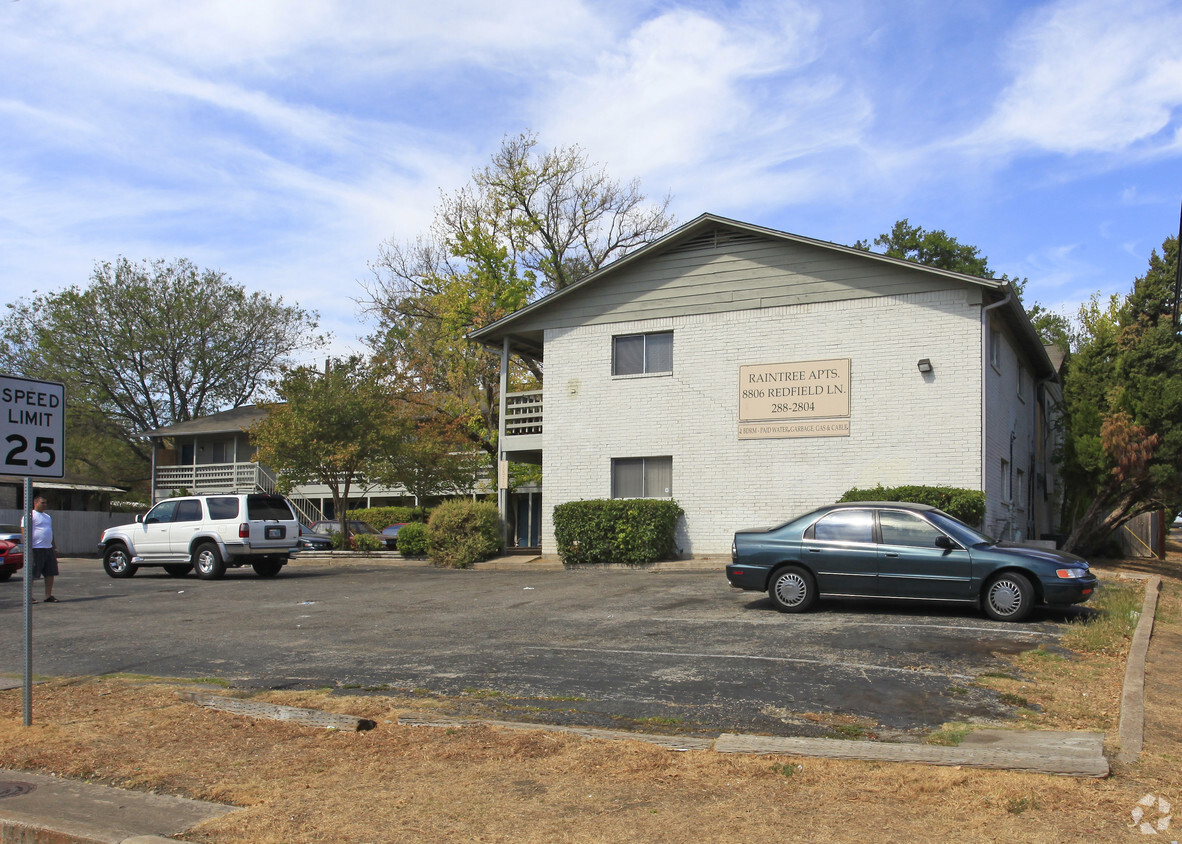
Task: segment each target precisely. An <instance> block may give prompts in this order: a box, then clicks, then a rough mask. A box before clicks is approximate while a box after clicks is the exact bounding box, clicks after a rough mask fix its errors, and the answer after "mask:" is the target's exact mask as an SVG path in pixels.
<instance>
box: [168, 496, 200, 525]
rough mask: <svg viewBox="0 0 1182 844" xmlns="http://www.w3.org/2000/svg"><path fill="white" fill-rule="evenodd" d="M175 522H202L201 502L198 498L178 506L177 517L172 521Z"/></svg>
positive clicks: (188, 499)
mask: <svg viewBox="0 0 1182 844" xmlns="http://www.w3.org/2000/svg"><path fill="white" fill-rule="evenodd" d="M172 520H173V521H174V522H199V521H201V502H200V501H198V500H197V499H196V498H186V499H185V500H184V501H180V502H178V503H177V505H176V515H175V516H173V519H172Z"/></svg>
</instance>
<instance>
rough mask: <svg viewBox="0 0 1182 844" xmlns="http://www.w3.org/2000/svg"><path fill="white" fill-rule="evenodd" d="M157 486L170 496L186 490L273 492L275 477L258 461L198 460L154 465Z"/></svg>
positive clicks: (199, 491)
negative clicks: (190, 462) (216, 461)
mask: <svg viewBox="0 0 1182 844" xmlns="http://www.w3.org/2000/svg"><path fill="white" fill-rule="evenodd" d="M156 489H157V491H158V493H163V494H165V495H170V494H171V493H172V491H173V490H178V489H185V490H188V491H189V492H191V493H193V494H194V495H200V494H203V493H212V492H250V491H252V490H259V491H262V492H274V491H275V479H274V478H273V477H272V476H271V475H270V473H268V472H267V471H265V470H264V469H263V468H262V467H261V466H259V464H257V463H199V464H197V465H196V466H157V467H156Z"/></svg>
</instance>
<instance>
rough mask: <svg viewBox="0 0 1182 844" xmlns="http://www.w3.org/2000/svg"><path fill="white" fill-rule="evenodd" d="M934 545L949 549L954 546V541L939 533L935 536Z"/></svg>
mask: <svg viewBox="0 0 1182 844" xmlns="http://www.w3.org/2000/svg"><path fill="white" fill-rule="evenodd" d="M936 547H937V548H943V549H944V550H945V551H951V550H952V549H954V548H955V547H956V543H955V542H953V541H952V539H951V537H947V536H944V535H940V536H937V537H936Z"/></svg>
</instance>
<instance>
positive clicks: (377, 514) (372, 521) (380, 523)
mask: <svg viewBox="0 0 1182 844" xmlns="http://www.w3.org/2000/svg"><path fill="white" fill-rule="evenodd" d="M428 515H429V511H428V510H426V509H425V508H419V507H367V508H365V509H362V510H350V511H349V518H350V519H361V521H363V522H365V523H366V524H369V525H372V526H373V527H375V528H377V529H378V530H381V529H382V528H384V527H386V526H387V525H397V524H402V523H403V522H425V521H427V516H428Z"/></svg>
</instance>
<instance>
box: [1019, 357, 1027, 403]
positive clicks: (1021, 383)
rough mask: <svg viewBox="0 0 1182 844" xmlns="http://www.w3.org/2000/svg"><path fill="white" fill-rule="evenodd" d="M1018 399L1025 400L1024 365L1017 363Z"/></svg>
mask: <svg viewBox="0 0 1182 844" xmlns="http://www.w3.org/2000/svg"><path fill="white" fill-rule="evenodd" d="M1018 401H1021V402H1025V401H1026V367H1024V366H1023V365H1022V364H1018Z"/></svg>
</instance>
